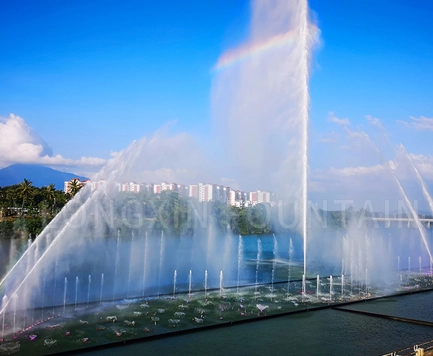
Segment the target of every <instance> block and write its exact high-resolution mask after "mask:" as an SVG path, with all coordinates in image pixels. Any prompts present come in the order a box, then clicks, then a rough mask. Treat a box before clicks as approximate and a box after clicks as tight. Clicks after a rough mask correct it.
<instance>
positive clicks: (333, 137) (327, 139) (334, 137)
mask: <svg viewBox="0 0 433 356" xmlns="http://www.w3.org/2000/svg"><path fill="white" fill-rule="evenodd" d="M338 138H339V135H338V134H337V133H336V132H334V131H332V132H330V133H329V134H327V135H326V136H323V137H322V138H321V139H320V142H322V143H337V142H338Z"/></svg>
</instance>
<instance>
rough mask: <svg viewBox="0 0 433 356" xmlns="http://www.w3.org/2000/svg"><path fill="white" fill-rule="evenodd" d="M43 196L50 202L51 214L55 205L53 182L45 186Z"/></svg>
mask: <svg viewBox="0 0 433 356" xmlns="http://www.w3.org/2000/svg"><path fill="white" fill-rule="evenodd" d="M44 193H45V197H46V198H47V200H48V201H49V202H50V203H51V215H53V214H54V207H55V206H56V187H55V185H54V184H50V185H48V186H46V187H45V191H44Z"/></svg>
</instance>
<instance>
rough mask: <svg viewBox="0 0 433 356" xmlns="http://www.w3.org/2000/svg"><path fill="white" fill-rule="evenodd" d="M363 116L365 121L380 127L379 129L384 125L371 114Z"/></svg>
mask: <svg viewBox="0 0 433 356" xmlns="http://www.w3.org/2000/svg"><path fill="white" fill-rule="evenodd" d="M365 118H366V119H367V121H368V122H369V123H370V124H371V125H373V126H376V127H378V128H380V129H384V127H383V125H382V122H381V121H380V120H379V119H378V118H377V117H373V116H371V115H367V116H366V117H365Z"/></svg>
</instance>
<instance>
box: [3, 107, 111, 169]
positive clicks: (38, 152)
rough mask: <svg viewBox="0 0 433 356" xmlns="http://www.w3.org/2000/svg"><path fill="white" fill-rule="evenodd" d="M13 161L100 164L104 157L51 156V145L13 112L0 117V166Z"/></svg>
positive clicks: (48, 164) (55, 164) (62, 164)
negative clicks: (75, 157) (7, 115)
mask: <svg viewBox="0 0 433 356" xmlns="http://www.w3.org/2000/svg"><path fill="white" fill-rule="evenodd" d="M14 163H32V164H43V165H47V166H101V165H103V164H104V163H105V160H104V159H101V158H96V157H81V158H80V159H79V160H73V159H70V158H65V157H63V156H61V155H56V156H53V154H52V149H51V147H50V146H49V145H48V144H47V143H46V142H45V141H44V140H43V139H42V138H41V137H40V136H39V135H38V134H37V133H36V132H35V131H34V130H33V129H32V128H31V127H30V126H29V125H27V123H26V122H25V120H24V119H23V118H21V117H19V116H16V115H14V114H10V115H9V117H7V118H1V117H0V167H5V166H8V165H10V164H14Z"/></svg>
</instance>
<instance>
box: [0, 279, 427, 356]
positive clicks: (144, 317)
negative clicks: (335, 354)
mask: <svg viewBox="0 0 433 356" xmlns="http://www.w3.org/2000/svg"><path fill="white" fill-rule="evenodd" d="M345 280H349V278H346V279H344V277H343V278H342V277H338V276H329V277H322V278H314V279H308V280H306V283H305V284H306V293H302V280H297V281H292V282H289V283H287V282H279V283H274V284H273V285H271V284H262V285H251V286H245V287H242V288H238V287H232V288H227V289H224V288H220V289H213V290H206V291H204V290H203V291H194V292H193V293H179V294H177V295H175V296H173V295H164V296H160V297H148V298H137V299H123V300H116V301H112V302H101V303H91V304H89V305H87V304H85V305H84V304H79V305H77V306H76V305H67V306H66V307H64V306H55V307H51V308H48V307H45V308H43V309H42V308H40V309H34V310H31V311H28V310H27V311H25V312H22V311H16V312H14V315H13V316H8V318H6V320H7V322H3V324H2V325H1V326H2V330H1V336H2V338H1V342H0V354H15V353H16V354H23V355H24V354H30V353H31V354H32V355H49V354H59V353H67V352H70V351H73V350H85V349H88V350H91V349H93V348H101V347H111V346H115V344H122V345H123V344H125V343H129V342H134V341H137V340H146V339H154V338H159V337H164V336H169V335H172V334H173V333H185V332H192V331H196V330H202V329H209V328H215V327H222V326H227V325H232V324H236V323H244V322H249V321H257V320H260V319H263V318H270V317H276V316H279V315H288V314H293V313H300V312H304V311H312V310H318V309H323V308H328V307H332V306H335V305H342V304H347V303H354V302H358V301H362V300H366V299H374V298H381V297H384V296H390V295H398V294H404V293H413V292H416V291H423V290H430V289H433V278H432V276H431V275H430V274H414V273H399V274H396V281H395V283H393V284H390V285H389V286H388V287H387V288H383V286H376V285H369V286H367V285H363V284H360V283H356V284H354V285H350V283H346V282H345ZM317 282H318V283H319V284H318V285H317ZM288 289H289V291H290V293H288ZM29 318H31V320H28V319H29ZM29 321H30V322H31V326H28V327H26V328H25V329H22V328H20V326H21V325H22V324H24V323H27V324H28V323H29Z"/></svg>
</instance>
